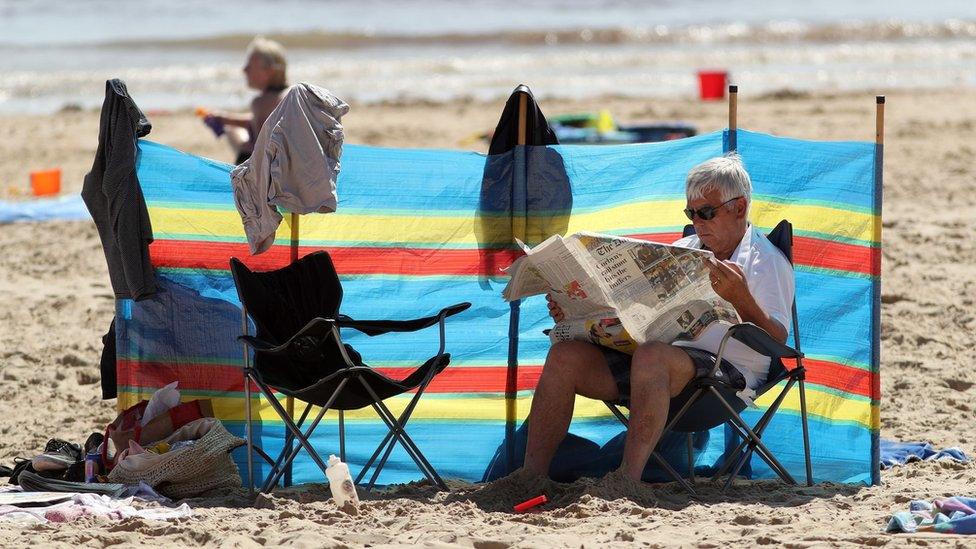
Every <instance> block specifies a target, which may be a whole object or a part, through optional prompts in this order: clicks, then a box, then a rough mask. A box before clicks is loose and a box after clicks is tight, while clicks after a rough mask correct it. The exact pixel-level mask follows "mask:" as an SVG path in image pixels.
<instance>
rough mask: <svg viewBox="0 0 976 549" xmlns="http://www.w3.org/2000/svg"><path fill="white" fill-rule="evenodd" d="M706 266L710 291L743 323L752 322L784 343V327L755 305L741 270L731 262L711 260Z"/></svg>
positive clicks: (785, 334)
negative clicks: (729, 306) (725, 302)
mask: <svg viewBox="0 0 976 549" xmlns="http://www.w3.org/2000/svg"><path fill="white" fill-rule="evenodd" d="M705 265H707V266H708V271H709V273H708V278H709V279H711V281H712V289H713V290H715V293H717V294H718V295H719V297H721V298H722V299H724V300H726V301H728V302H729V303H731V304H732V306H733V307H735V310H736V312H737V313H739V316H740V317H741V318H742V320H743V321H744V322H752V323H753V324H755V325H756V326H759V327H760V328H762V329H763V330H766V332H767V333H769V335H771V336H773V339H775V340H777V341H779V342H780V343H783V342H785V341H786V336H787V331H786V327H785V326H782V325H780V323H779V322H777V321H775V320H773V319H772V318H771V317H770V316H769V315H768V314H766V312H765V311H763V310H762V308H761V307H760V306H759V304H758V303H756V299H755V298H754V297H753V296H752V292H750V291H749V285H748V284H747V283H746V277H745V274H744V273H743V272H742V269H741V268H740V267H739V266H738V265H736V264H735V263H733V262H731V261H719V260H717V259H714V258H713V259H711V260H710V261H706V262H705Z"/></svg>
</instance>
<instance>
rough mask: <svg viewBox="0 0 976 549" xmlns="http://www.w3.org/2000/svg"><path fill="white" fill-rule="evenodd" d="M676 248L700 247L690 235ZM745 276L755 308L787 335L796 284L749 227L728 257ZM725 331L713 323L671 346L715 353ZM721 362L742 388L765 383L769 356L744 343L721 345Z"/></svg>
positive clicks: (775, 251)
mask: <svg viewBox="0 0 976 549" xmlns="http://www.w3.org/2000/svg"><path fill="white" fill-rule="evenodd" d="M674 244H675V245H676V246H685V247H688V248H701V247H702V243H701V240H699V238H698V236H696V235H691V236H687V237H685V238H682V239H680V240H677V241H675V243H674ZM729 260H730V261H733V262H734V263H735V264H736V265H738V266H739V267H740V268H741V269H742V272H743V273H744V274H745V279H746V284H747V285H748V286H749V291H750V292H752V297H753V298H755V300H756V303H757V304H758V305H759V307H760V308H761V309H762V310H763V311H764V312H765V313H766V314H768V315H769V316H770V318H772V319H773V320H775V321H776V322H779V323H780V325H782V326H783V328H785V329H786V332H787V334H789V331H790V328H791V326H792V311H793V295H794V293H795V291H796V285H795V282H794V280H793V268H792V267H791V266H790V262H789V261H788V260H787V259H786V256H784V255H783V252H781V251H779V249H778V248H777V247H776V246H774V245H773V243H772V242H770V241H769V240H768V239H767V238H766V236H765V235H764V234H762V233H761V232H759V231H757V230H756V229H754V228H753V227H752V225H751V224H750V225H748V226H746V234H745V235H743V237H742V241H741V242H739V246H738V247H737V248H736V249H735V251H734V252H732V256H731V257H730V258H729ZM726 332H728V325H727V324H724V323H721V322H716V323H713V324H711V325H710V326H709V327H708V328H706V329H705V331H704V332H702V334H701V336H699V337H698V339H696V340H694V341H675V342H674V343H673V344H672V345H676V346H679V347H694V348H696V349H702V350H704V351H708V352H710V353H713V354H718V347H719V345H720V344H721V343H722V338H723V337H724V336H725V334H726ZM724 358H725V360H727V361H729V362H730V363H731V364H732V365H733V366H735V367H736V369H738V370H739V371H740V372H742V375H743V376H744V377H745V378H746V385H748V387H749V388H750V389H755V388H756V387H758V386H759V385H761V384H762V383H763V382H765V381H766V377H767V374H768V373H769V357H767V356H764V355H761V354H759V353H757V352H756V351H753V350H752V349H750V348H749V347H747V346H746V345H745V344H743V343H742V342H740V341H737V340H735V339H730V340H729V342H728V344H726V346H725V356H724Z"/></svg>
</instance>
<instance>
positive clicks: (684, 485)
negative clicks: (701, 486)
mask: <svg viewBox="0 0 976 549" xmlns="http://www.w3.org/2000/svg"><path fill="white" fill-rule="evenodd" d="M651 457H652V458H654V459H655V460H656V461H657V462H658V464H659V465H660V466H661V468H663V469H664V471H665V472H666V473H667V474H668V475H670V476H671V478H673V479H674V480H675V481H677V482H678V484H680V485H681V487H682V488H684V489H685V490H686V491H687V492H688V493H689V494H691V495H693V496H697V495H698V492H697V491H695V487H694V486H692V485H691V484H690V483H689V482H688V480H687V479H685V478H684V477H682V476H681V475H679V474H678V472H677V471H675V470H674V467H671V464H669V463H668V462H667V461H665V460H664V458H663V457H661V454H658V453H657V452H656V451H655V452H651Z"/></svg>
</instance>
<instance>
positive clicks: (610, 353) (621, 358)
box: [599, 346, 746, 406]
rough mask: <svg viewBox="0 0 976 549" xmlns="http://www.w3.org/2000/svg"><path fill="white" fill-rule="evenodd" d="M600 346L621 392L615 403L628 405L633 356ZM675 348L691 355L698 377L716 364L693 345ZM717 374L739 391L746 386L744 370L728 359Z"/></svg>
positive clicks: (705, 375)
mask: <svg viewBox="0 0 976 549" xmlns="http://www.w3.org/2000/svg"><path fill="white" fill-rule="evenodd" d="M599 348H600V351H601V352H602V353H603V358H604V359H606V361H607V366H609V367H610V373H611V374H612V375H613V380H614V382H616V383H617V392H618V393H619V394H620V396H619V397H618V398H617V400H615V401H614V403H615V404H620V405H621V406H628V405H629V404H630V361H631V359H632V358H633V357H632V356H631V355H628V354H627V353H623V352H620V351H617V350H614V349H608V348H606V347H602V346H600V347H599ZM675 348H676V349H681V350H682V351H684V352H685V353H687V354H688V356H689V357H691V362H692V364H694V366H695V377H696V378H702V377H707V376H708V373H709V372H711V371H712V367H714V366H715V358H716V357H715V355H714V354H712V353H710V352H708V351H703V350H701V349H693V348H691V347H675ZM715 375H716V376H717V377H719V378H725V382H726V383H728V385H729V386H731V387H732V388H734V389H736V390H737V391H741V390H742V389H745V388H746V378H745V377H744V376H743V375H742V372H740V371H739V370H738V369H736V367H735V366H733V365H732V364H730V363H729V362H728V361H727V360H724V359H723V360H722V364H721V365H719V367H718V371H716V372H715Z"/></svg>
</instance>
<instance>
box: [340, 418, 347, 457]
mask: <svg viewBox="0 0 976 549" xmlns="http://www.w3.org/2000/svg"><path fill="white" fill-rule="evenodd" d="M339 460H340V461H342V462H343V463H346V413H345V411H343V410H339Z"/></svg>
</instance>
